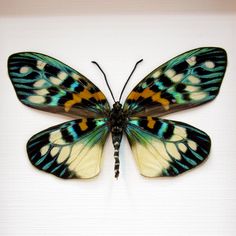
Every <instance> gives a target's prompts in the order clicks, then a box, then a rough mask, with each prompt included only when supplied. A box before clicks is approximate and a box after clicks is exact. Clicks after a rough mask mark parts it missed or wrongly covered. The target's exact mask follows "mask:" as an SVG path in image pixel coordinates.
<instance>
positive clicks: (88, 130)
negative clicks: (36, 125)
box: [27, 118, 109, 179]
mask: <svg viewBox="0 0 236 236" xmlns="http://www.w3.org/2000/svg"><path fill="white" fill-rule="evenodd" d="M108 131H109V128H108V126H107V121H106V119H105V118H100V119H93V118H88V119H85V118H83V119H77V120H73V121H69V122H66V123H63V124H60V125H57V126H54V127H51V128H49V129H47V130H44V131H42V132H40V133H38V134H36V135H34V136H33V137H32V138H31V139H30V140H29V141H28V144H27V152H28V156H29V159H30V161H31V163H32V164H33V165H34V166H35V167H37V168H38V169H40V170H43V171H45V172H48V173H51V174H53V175H56V176H58V177H60V178H64V179H71V178H82V179H83V178H92V177H94V176H96V175H97V174H98V173H99V171H100V164H101V159H102V150H103V146H104V143H105V141H106V138H107V135H108Z"/></svg>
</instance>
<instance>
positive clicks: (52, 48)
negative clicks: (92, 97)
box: [0, 0, 236, 236]
mask: <svg viewBox="0 0 236 236" xmlns="http://www.w3.org/2000/svg"><path fill="white" fill-rule="evenodd" d="M12 2H13V3H14V1H12V0H11V1H6V2H4V4H3V5H2V10H1V11H0V14H1V18H0V81H1V83H0V98H1V100H0V107H1V113H0V235H4V236H5V235H16V236H20V235H24V236H27V235H30V236H32V235H86V236H87V235H181V236H182V235H214V236H215V235H236V152H235V145H236V106H235V100H236V98H235V96H236V51H235V43H236V31H235V30H236V28H235V26H236V24H235V23H236V16H235V13H234V11H233V6H234V4H233V3H232V8H231V7H230V5H227V4H226V5H227V7H223V6H222V11H221V7H220V5H219V4H218V3H217V4H218V5H217V4H216V5H214V7H215V8H216V11H214V10H213V11H209V12H208V11H203V9H204V7H203V6H201V7H200V10H199V11H196V12H195V11H194V7H193V6H192V5H191V6H189V9H190V10H191V11H190V10H189V11H188V7H186V4H183V9H185V10H184V11H183V12H181V11H180V10H179V9H181V3H180V5H179V4H176V2H177V1H175V5H174V6H176V7H177V9H178V11H175V8H174V7H173V8H171V7H170V9H169V8H168V7H167V6H166V5H164V8H163V9H162V7H163V6H162V5H161V4H160V8H158V4H156V5H155V4H154V2H153V1H151V2H152V7H151V8H150V9H149V10H150V12H149V11H148V7H147V5H144V6H146V7H144V8H143V9H145V11H143V12H142V7H138V2H137V4H136V5H135V2H133V3H134V5H133V6H134V9H136V10H137V11H135V10H134V11H132V9H133V8H132V2H130V1H128V3H129V4H128V3H127V6H128V9H129V11H130V12H129V11H125V9H127V8H126V5H125V3H124V4H123V6H121V5H119V8H118V10H117V11H116V8H115V7H114V6H116V4H117V3H116V4H115V5H114V6H113V7H110V10H111V11H109V7H107V5H104V6H106V7H107V8H105V10H104V8H103V7H102V6H103V5H102V4H105V2H104V1H101V2H100V3H99V1H97V11H98V12H96V4H95V3H96V2H94V4H95V6H94V5H93V4H92V3H91V1H90V4H91V14H89V7H88V6H87V5H86V4H85V5H86V6H85V9H86V10H85V12H86V14H83V10H82V9H81V8H80V7H79V4H77V5H76V6H74V5H73V4H72V12H73V15H74V16H69V15H70V12H69V11H68V12H66V10H68V8H66V7H65V11H63V9H64V8H63V6H67V4H69V3H70V1H67V4H64V5H61V6H60V7H61V8H59V10H58V9H57V6H56V2H54V5H53V4H51V5H50V4H49V5H48V7H47V5H46V4H44V5H40V4H39V3H38V6H43V7H39V8H34V7H32V10H31V9H30V6H29V4H30V2H29V1H22V2H24V4H25V5H24V4H19V2H20V1H15V3H17V4H16V5H14V4H13V3H12ZM71 2H72V3H74V4H75V2H73V1H71ZM146 2H147V4H148V1H146ZM157 2H158V1H156V3H157ZM159 2H162V4H163V1H159ZM180 2H181V1H180ZM209 2H210V3H212V2H214V1H205V3H206V7H208V8H207V9H208V10H209V9H211V8H210V5H209ZM215 2H218V1H215ZM228 2H229V1H228ZM232 2H233V1H232ZM60 3H61V2H60ZM222 3H223V2H222ZM153 4H154V6H153ZM38 6H37V7H38ZM110 6H112V3H110ZM170 6H171V4H170ZM18 7H19V8H18ZM75 7H78V14H77V15H76V8H75ZM122 7H123V8H122ZM165 7H166V8H165ZM28 8H29V10H28V12H27V9H28ZM155 8H156V9H157V12H154V11H153V9H155ZM186 8H187V10H186ZM224 8H228V10H230V12H229V13H227V11H226V10H227V9H226V10H225V9H224ZM12 9H13V10H12ZM43 9H45V11H43ZM122 9H124V11H123V12H122ZM158 9H159V10H158ZM168 9H169V10H170V11H168ZM11 10H12V11H11ZM18 10H19V12H18ZM37 10H38V11H39V12H38V11H37ZM54 10H55V12H56V13H57V14H56V15H55V16H50V14H53V11H54ZM57 10H58V11H57ZM99 11H101V12H99ZM85 12H84V13H85ZM44 13H45V14H44ZM62 13H63V14H62ZM202 46H219V47H223V48H225V49H226V51H227V53H228V60H229V62H228V68H227V72H226V75H225V79H224V81H223V84H222V88H221V91H220V93H219V95H218V97H217V98H216V100H214V101H213V102H211V103H208V104H206V105H203V106H200V107H198V108H195V109H191V110H187V111H184V112H179V113H175V114H172V115H169V116H168V118H171V119H175V120H179V121H183V122H187V123H189V124H191V125H193V126H196V127H198V128H200V129H202V130H204V131H205V132H207V133H208V134H209V135H210V137H211V139H212V150H211V154H210V158H209V159H208V161H207V162H205V164H204V165H201V166H200V167H199V168H196V169H195V170H193V171H190V172H188V173H187V174H184V175H181V176H179V177H176V178H164V179H163V178H159V179H148V178H144V177H142V176H141V175H139V173H138V170H137V168H136V165H135V162H134V159H133V157H132V153H131V151H130V148H129V146H128V143H127V140H126V138H124V139H123V142H122V145H121V150H120V158H121V174H120V178H119V180H118V181H117V180H115V179H114V177H113V175H114V171H113V167H114V166H113V165H114V160H113V147H112V143H111V139H110V138H109V140H108V142H107V144H106V146H105V150H104V161H103V168H102V172H101V173H100V175H99V176H98V177H96V178H95V179H91V180H68V181H65V180H61V179H59V178H56V177H54V176H52V175H49V174H46V173H43V172H40V171H38V170H37V169H35V168H34V167H33V166H31V164H30V162H29V160H28V157H27V154H26V150H25V145H26V142H27V140H28V139H29V138H30V137H31V136H32V135H33V134H35V133H36V132H39V131H41V130H43V129H46V128H48V127H50V126H53V125H56V124H58V123H62V122H64V121H66V120H68V118H66V117H62V116H60V115H55V114H50V113H46V112H41V111H37V110H34V109H30V108H28V107H25V106H23V105H22V104H21V103H20V102H19V101H18V100H17V97H16V95H15V92H14V89H13V86H12V85H11V82H10V80H9V78H8V74H7V58H8V56H9V55H10V54H12V53H15V52H19V51H36V52H41V53H44V54H48V55H50V56H53V57H56V58H58V59H59V60H61V61H63V62H65V63H66V64H68V65H70V66H72V67H73V68H75V69H77V70H79V71H80V72H81V73H82V74H84V75H86V76H87V77H88V78H90V80H92V81H93V82H94V83H95V84H96V85H98V87H99V88H101V89H102V90H103V92H104V93H105V94H106V96H107V97H108V100H109V101H110V102H111V103H112V99H111V96H110V94H109V91H108V89H107V88H106V86H105V82H104V80H103V77H102V75H101V73H100V72H99V71H98V69H97V68H96V67H95V66H94V65H93V64H91V63H90V61H91V60H96V61H97V62H98V63H100V65H101V66H102V68H103V69H104V70H105V72H106V73H107V76H108V79H109V81H110V84H111V87H112V90H113V93H114V95H115V97H116V98H118V97H119V94H120V91H121V89H122V87H123V85H124V83H125V81H126V79H127V77H128V75H129V73H130V72H131V70H132V68H133V66H134V64H135V63H136V61H138V60H139V59H141V58H143V59H144V62H143V63H142V64H140V65H139V67H138V68H137V70H136V72H135V74H134V76H133V78H132V80H131V82H130V83H129V85H128V87H127V89H126V91H125V94H124V98H125V96H127V94H128V93H129V92H130V91H131V89H132V88H133V86H134V85H135V84H137V83H138V82H139V81H140V80H141V79H142V78H143V77H144V76H145V75H146V74H148V73H149V72H150V71H151V70H153V69H154V68H155V67H157V66H158V65H160V64H162V63H163V62H165V61H166V60H168V59H170V58H172V57H174V56H176V55H178V54H180V53H182V52H184V51H187V50H190V49H193V48H196V47H202ZM124 98H123V100H124Z"/></svg>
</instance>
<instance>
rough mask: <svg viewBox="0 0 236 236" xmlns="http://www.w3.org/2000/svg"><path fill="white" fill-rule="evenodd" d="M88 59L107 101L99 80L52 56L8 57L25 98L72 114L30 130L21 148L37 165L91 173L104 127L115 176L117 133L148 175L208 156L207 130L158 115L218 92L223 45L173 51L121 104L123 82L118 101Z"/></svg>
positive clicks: (73, 174)
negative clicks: (62, 120)
mask: <svg viewBox="0 0 236 236" xmlns="http://www.w3.org/2000/svg"><path fill="white" fill-rule="evenodd" d="M139 62H141V60H140V61H139ZM139 62H137V63H136V65H135V67H134V69H133V71H132V72H131V74H130V76H129V78H128V80H127V81H126V83H125V86H126V85H127V83H128V81H129V79H130V77H131V75H132V73H133V72H134V70H135V68H136V66H137V64H138V63H139ZM94 63H95V64H96V65H97V66H98V67H99V69H100V70H101V72H102V73H103V74H104V77H105V81H106V83H107V86H108V88H109V90H110V92H111V95H112V97H113V100H114V104H113V106H112V108H111V107H110V105H109V103H108V101H107V99H106V97H105V95H104V94H103V93H102V91H101V90H100V89H99V88H98V87H97V86H95V85H94V84H93V83H92V82H91V81H90V80H89V79H87V78H86V77H85V76H84V75H82V74H81V73H79V72H78V71H76V70H74V69H72V68H71V67H69V66H68V65H66V64H64V63H62V62H60V61H59V60H57V59H55V58H52V57H49V56H47V55H44V54H41V53H35V52H21V53H16V54H13V55H11V56H10V57H9V59H8V72H9V77H10V79H11V81H12V83H13V86H14V88H15V91H16V94H17V96H18V98H19V100H20V101H21V102H22V103H23V104H24V105H26V106H29V107H32V108H35V109H39V110H43V111H47V112H53V113H60V114H63V115H68V116H70V117H73V118H76V119H75V120H71V121H68V122H65V123H63V124H59V125H56V126H53V127H51V128H48V129H46V130H44V131H42V132H39V133H37V134H35V135H34V136H33V137H31V138H30V140H29V141H28V143H27V152H28V156H29V159H30V162H31V163H32V164H33V165H34V166H35V167H37V168H38V169H40V170H42V171H45V172H48V173H51V174H53V175H55V176H57V177H60V178H64V179H71V178H82V179H85V178H92V177H95V176H96V175H98V174H99V172H100V166H101V160H102V152H103V147H104V144H105V142H106V139H107V137H108V135H109V133H111V136H112V142H113V146H114V159H115V165H114V171H115V177H116V178H118V176H119V166H120V161H119V148H120V143H121V141H122V136H123V133H125V134H126V136H127V138H128V141H129V144H130V146H131V149H132V152H133V154H134V157H135V161H136V163H137V166H138V169H139V171H140V173H141V174H142V175H143V176H146V177H160V176H177V175H179V174H181V173H183V172H185V171H188V170H190V169H192V168H195V167H196V166H198V165H199V164H201V163H202V162H203V161H204V160H205V159H206V158H207V156H208V155H209V152H210V147H211V140H210V137H209V136H208V135H207V134H206V133H205V132H203V131H201V130H199V129H197V128H195V127H193V126H191V125H188V124H186V123H183V122H179V121H173V120H166V119H162V118H160V117H162V116H163V115H166V114H169V113H172V112H176V111H180V110H184V109H188V108H192V107H196V106H199V105H201V104H204V103H207V102H209V101H211V100H213V99H214V98H215V97H216V96H217V94H218V93H219V89H220V86H221V83H222V79H223V77H224V74H225V70H226V66H227V55H226V52H225V50H224V49H222V48H218V47H202V48H196V49H193V50H190V51H188V52H185V53H183V54H181V55H178V56H176V57H174V58H173V59H171V60H169V61H167V62H166V63H164V64H163V65H161V66H159V67H158V68H156V69H155V70H153V71H152V72H151V73H150V74H148V75H147V76H146V77H145V78H144V79H143V80H142V81H141V82H139V83H138V84H137V85H136V86H135V88H134V89H133V90H132V91H131V92H130V94H129V95H128V97H127V98H126V100H125V102H124V105H123V106H122V104H121V103H120V100H121V96H122V94H123V91H124V89H125V86H124V87H123V90H122V92H121V95H120V99H119V100H118V101H116V100H115V99H114V96H113V94H112V91H111V89H110V86H109V84H108V81H107V78H106V75H105V73H104V72H103V71H102V69H101V67H100V66H99V65H98V64H97V63H96V62H94Z"/></svg>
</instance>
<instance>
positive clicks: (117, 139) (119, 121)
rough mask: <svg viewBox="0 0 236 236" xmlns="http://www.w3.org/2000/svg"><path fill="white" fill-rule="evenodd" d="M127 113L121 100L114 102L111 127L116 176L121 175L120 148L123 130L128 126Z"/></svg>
mask: <svg viewBox="0 0 236 236" xmlns="http://www.w3.org/2000/svg"><path fill="white" fill-rule="evenodd" d="M126 120H127V115H126V114H125V113H124V111H123V109H122V105H121V104H120V103H119V102H115V103H114V104H113V108H112V110H111V112H110V115H109V121H110V129H111V134H112V143H113V146H114V149H115V152H114V158H115V167H114V170H115V177H116V178H118V176H119V166H120V161H119V148H120V143H121V139H122V136H123V131H124V128H125V126H126Z"/></svg>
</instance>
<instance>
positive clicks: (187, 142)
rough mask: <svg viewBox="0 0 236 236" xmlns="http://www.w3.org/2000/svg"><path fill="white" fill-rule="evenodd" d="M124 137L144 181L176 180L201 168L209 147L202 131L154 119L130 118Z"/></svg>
mask: <svg viewBox="0 0 236 236" xmlns="http://www.w3.org/2000/svg"><path fill="white" fill-rule="evenodd" d="M126 134H127V137H128V140H129V143H130V145H131V148H132V151H133V154H134V156H135V160H136V162H137V165H138V168H139V171H140V173H141V174H142V175H144V176H146V177H159V176H176V175H179V174H181V173H183V172H185V171H188V170H190V169H192V168H195V167H196V166H198V165H199V164H201V163H202V162H203V161H204V160H205V159H206V158H207V156H208V154H209V151H210V146H211V141H210V138H209V136H208V135H207V134H206V133H204V132H203V131H201V130H199V129H197V128H194V127H192V126H190V125H187V124H185V123H182V122H177V121H170V120H164V119H159V118H156V117H151V116H148V117H139V118H132V119H130V121H129V122H128V125H127V128H126Z"/></svg>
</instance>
